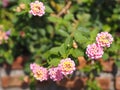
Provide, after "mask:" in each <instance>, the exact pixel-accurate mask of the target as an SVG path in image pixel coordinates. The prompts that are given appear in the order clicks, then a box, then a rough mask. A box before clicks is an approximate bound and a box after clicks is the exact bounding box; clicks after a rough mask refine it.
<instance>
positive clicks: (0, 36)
mask: <svg viewBox="0 0 120 90" xmlns="http://www.w3.org/2000/svg"><path fill="white" fill-rule="evenodd" d="M8 38H9V37H8V35H7V33H6V32H4V31H2V30H0V44H2V42H3V41H7V40H8Z"/></svg>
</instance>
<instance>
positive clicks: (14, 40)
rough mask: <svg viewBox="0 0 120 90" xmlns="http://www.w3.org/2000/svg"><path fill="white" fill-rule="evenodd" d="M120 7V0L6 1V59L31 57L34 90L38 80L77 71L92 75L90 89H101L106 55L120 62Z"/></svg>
mask: <svg viewBox="0 0 120 90" xmlns="http://www.w3.org/2000/svg"><path fill="white" fill-rule="evenodd" d="M119 8H120V1H119V0H17V1H16V0H1V1H0V63H7V64H10V65H11V64H12V63H13V62H14V59H15V58H16V57H17V56H19V55H24V56H28V57H29V59H28V60H27V61H26V62H25V65H24V71H25V72H26V73H27V74H28V75H29V77H30V88H31V89H32V90H34V88H35V83H36V81H39V82H44V81H48V80H52V81H53V82H60V81H61V80H63V79H65V78H67V79H71V78H72V77H75V76H74V73H75V72H76V71H79V72H84V73H85V74H86V75H87V77H88V78H89V79H88V81H87V84H86V90H101V89H100V88H99V86H97V84H96V81H95V79H94V75H95V74H99V73H100V72H101V70H102V66H101V64H100V63H101V59H102V60H103V61H105V60H109V59H110V58H113V60H114V61H115V63H116V65H117V66H118V67H119V66H120V30H119V29H120V9H119ZM79 57H83V58H84V59H85V61H86V62H87V64H86V65H85V66H84V67H83V68H79V67H81V66H82V65H83V63H81V62H80V59H79ZM94 71H95V72H94Z"/></svg>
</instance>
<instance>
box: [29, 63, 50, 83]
mask: <svg viewBox="0 0 120 90" xmlns="http://www.w3.org/2000/svg"><path fill="white" fill-rule="evenodd" d="M30 69H31V70H32V72H33V76H34V77H35V78H36V79H37V80H40V81H44V80H47V79H48V71H47V69H46V68H44V67H40V66H39V65H37V64H35V63H33V64H30Z"/></svg>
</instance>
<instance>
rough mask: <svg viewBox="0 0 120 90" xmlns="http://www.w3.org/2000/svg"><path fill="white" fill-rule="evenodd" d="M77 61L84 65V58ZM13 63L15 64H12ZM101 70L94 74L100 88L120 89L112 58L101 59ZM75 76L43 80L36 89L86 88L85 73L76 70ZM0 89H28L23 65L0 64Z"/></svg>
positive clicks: (103, 89)
mask: <svg viewBox="0 0 120 90" xmlns="http://www.w3.org/2000/svg"><path fill="white" fill-rule="evenodd" d="M79 60H80V61H79V63H80V64H81V63H82V65H81V66H79V67H78V68H80V69H81V68H83V67H84V66H85V65H86V61H84V58H79ZM14 65H15V66H14ZM101 65H102V67H103V71H102V72H101V73H100V74H99V75H96V77H95V79H96V80H97V82H98V85H99V86H100V87H101V90H120V68H118V67H117V66H116V65H115V63H114V60H109V61H102V62H101ZM74 75H75V76H76V77H74V78H72V79H63V80H62V81H61V82H57V83H55V82H52V81H49V83H46V82H45V85H43V86H41V84H38V85H36V90H86V89H85V87H86V81H87V80H88V77H86V75H85V73H83V72H79V71H76V72H75V73H74ZM0 90H30V88H29V76H27V75H26V74H25V73H24V70H23V66H22V65H21V66H19V65H16V64H13V65H12V66H10V67H8V66H7V67H6V65H0Z"/></svg>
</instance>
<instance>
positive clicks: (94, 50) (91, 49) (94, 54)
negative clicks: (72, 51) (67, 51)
mask: <svg viewBox="0 0 120 90" xmlns="http://www.w3.org/2000/svg"><path fill="white" fill-rule="evenodd" d="M103 53H104V51H103V48H102V47H100V46H99V45H98V44H95V43H93V44H91V45H88V46H87V49H86V54H87V56H88V57H89V58H91V59H99V58H101V57H102V55H103Z"/></svg>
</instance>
